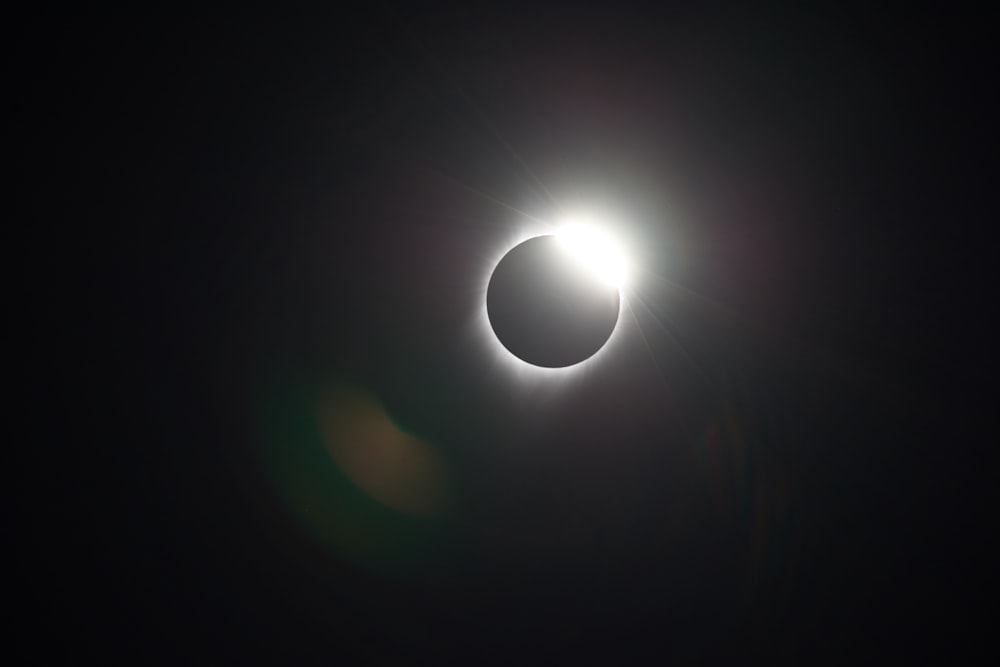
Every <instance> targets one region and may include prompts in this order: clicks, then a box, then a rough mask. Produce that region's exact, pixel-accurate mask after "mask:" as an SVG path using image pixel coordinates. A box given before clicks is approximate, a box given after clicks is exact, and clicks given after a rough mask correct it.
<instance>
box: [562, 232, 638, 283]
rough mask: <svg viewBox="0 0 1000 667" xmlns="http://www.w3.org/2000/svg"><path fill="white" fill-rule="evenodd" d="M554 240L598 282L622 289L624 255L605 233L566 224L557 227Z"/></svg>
mask: <svg viewBox="0 0 1000 667" xmlns="http://www.w3.org/2000/svg"><path fill="white" fill-rule="evenodd" d="M556 238H558V239H559V242H560V243H561V244H562V246H563V247H564V248H566V249H567V250H568V251H569V252H570V253H571V254H572V255H573V257H574V258H576V259H577V260H578V261H580V262H581V263H582V264H583V265H584V266H585V267H586V268H587V270H589V271H590V272H592V273H593V274H594V275H595V276H597V278H598V279H600V280H601V282H603V283H605V284H607V285H610V286H612V287H622V285H623V284H624V282H625V279H626V277H627V276H626V274H627V266H626V263H625V256H624V255H623V254H622V251H621V248H620V247H619V246H618V244H617V243H615V242H614V240H613V239H611V238H610V237H609V236H608V235H607V234H604V233H603V232H601V230H599V229H597V228H596V227H593V226H591V225H585V224H570V225H566V226H564V227H561V228H559V230H558V231H557V232H556Z"/></svg>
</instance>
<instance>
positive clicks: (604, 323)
mask: <svg viewBox="0 0 1000 667" xmlns="http://www.w3.org/2000/svg"><path fill="white" fill-rule="evenodd" d="M620 306H621V295H620V294H619V290H618V287H617V286H615V285H612V284H608V282H606V281H604V280H601V279H600V278H599V276H597V275H596V274H595V273H594V272H593V271H592V270H591V269H590V268H589V267H588V266H586V264H585V263H584V262H581V261H580V259H579V258H578V257H574V256H573V254H572V253H571V252H568V251H567V249H566V247H565V245H564V244H563V243H560V241H559V239H558V238H557V237H556V236H551V235H546V236H536V237H535V238H532V239H528V240H527V241H524V242H523V243H521V244H519V245H517V246H514V248H512V249H511V250H510V251H509V252H508V253H507V254H506V255H504V257H503V258H502V259H501V260H500V262H499V263H498V264H497V266H496V268H495V269H494V270H493V275H492V276H491V277H490V282H489V286H488V288H487V291H486V311H487V315H488V316H489V321H490V326H491V327H492V328H493V332H494V333H495V334H496V337H497V339H498V340H499V341H500V343H501V344H502V345H503V346H504V347H505V348H506V349H507V350H508V351H509V352H510V353H511V354H513V355H514V356H515V357H517V358H519V359H521V360H522V361H525V362H527V363H529V364H532V365H534V366H541V367H545V368H563V367H566V366H572V365H574V364H578V363H580V362H581V361H584V360H586V359H588V358H590V357H591V356H593V355H594V354H595V353H596V352H597V351H598V350H600V349H601V348H602V347H603V346H604V344H605V343H606V342H607V341H608V339H609V338H610V337H611V334H612V332H613V331H614V329H615V325H616V324H617V322H618V313H619V310H620Z"/></svg>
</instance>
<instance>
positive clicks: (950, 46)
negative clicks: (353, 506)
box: [8, 3, 995, 664]
mask: <svg viewBox="0 0 1000 667" xmlns="http://www.w3.org/2000/svg"><path fill="white" fill-rule="evenodd" d="M475 4H476V3H468V5H475ZM468 5H459V6H452V5H449V4H444V3H431V4H428V5H422V6H421V7H420V8H416V7H403V6H395V7H390V6H386V7H381V6H378V7H374V8H372V7H368V6H365V7H363V8H362V7H351V6H348V5H344V6H339V5H338V6H336V7H334V6H333V5H331V6H328V7H327V8H325V9H323V10H321V11H316V12H302V13H295V12H291V11H283V12H276V11H264V10H244V11H240V12H234V13H228V12H221V11H210V10H206V9H203V8H191V10H190V11H186V10H181V9H176V8H174V9H172V10H171V11H170V12H168V13H159V12H157V11H153V10H147V9H143V10H142V11H141V13H136V12H135V11H134V10H133V11H132V12H130V11H127V10H126V11H120V10H115V11H110V10H107V11H104V10H91V11H88V12H83V11H81V12H78V13H77V14H76V15H72V16H66V15H61V14H57V13H52V14H45V13H38V14H36V15H35V16H34V17H33V18H31V19H25V20H23V21H22V22H20V23H16V24H14V25H11V26H10V27H9V30H10V31H12V32H13V33H14V34H15V35H16V39H14V40H13V41H12V42H11V44H12V47H13V48H12V51H11V56H10V58H9V60H8V62H9V66H10V69H11V71H12V72H13V75H12V77H11V79H10V85H11V87H10V89H9V90H11V91H13V94H12V96H11V98H10V99H9V103H8V104H9V106H10V107H11V108H12V110H13V112H14V115H15V117H16V118H17V121H16V122H14V123H12V124H11V125H10V127H9V128H8V132H9V133H10V135H11V136H12V137H13V145H14V146H16V149H14V150H13V151H12V152H11V155H12V160H14V161H15V172H16V174H17V177H16V180H14V181H13V185H14V187H15V196H16V199H17V201H18V202H19V203H21V204H22V206H19V207H18V208H19V210H20V211H22V212H21V213H20V214H19V215H18V221H15V223H14V227H13V228H14V229H16V230H24V231H26V232H27V233H26V234H25V238H26V240H27V243H26V244H25V246H24V249H23V252H22V253H21V257H19V258H17V260H16V261H17V262H18V263H19V265H20V266H21V267H22V268H23V273H22V275H23V285H24V286H25V287H26V294H27V295H28V303H29V304H30V307H29V309H28V311H27V313H28V314H27V315H26V316H25V320H26V321H27V322H28V323H29V327H28V331H29V338H30V342H29V345H28V346H27V347H26V348H25V349H26V350H27V351H28V352H26V353H24V354H23V355H22V354H21V351H20V350H19V349H14V350H12V352H11V353H12V354H13V355H14V356H15V357H23V358H21V359H19V360H18V365H22V366H26V367H27V369H28V374H27V376H26V380H25V382H24V385H23V386H24V390H23V392H22V393H23V394H24V395H25V396H27V398H28V403H29V408H34V409H29V410H28V411H26V412H23V413H22V414H23V415H24V417H21V416H20V415H16V417H18V418H17V419H15V422H16V423H18V424H19V425H22V424H21V422H22V420H24V421H25V423H24V424H23V426H25V428H22V429H19V430H20V431H21V433H22V435H21V436H20V437H19V438H17V439H15V440H13V441H11V445H10V447H11V450H12V451H13V452H15V454H18V453H21V452H27V453H28V454H29V456H27V457H25V463H24V464H21V463H18V464H17V465H16V466H14V467H12V468H11V470H12V472H9V473H8V474H9V475H11V476H12V477H13V478H14V484H13V488H14V489H15V490H16V496H15V499H14V501H13V504H12V505H11V507H12V517H14V525H16V526H17V527H18V528H19V530H18V532H17V533H16V537H15V538H12V541H11V543H10V546H11V551H12V552H15V553H16V554H18V555H19V556H20V561H19V562H20V563H21V567H19V569H17V570H14V571H12V573H11V575H10V576H11V577H12V578H13V579H15V580H16V581H14V582H13V586H14V588H17V589H20V590H22V591H25V594H24V595H22V596H19V597H18V598H17V599H18V600H23V601H24V602H23V604H22V603H20V602H18V603H16V604H12V605H11V610H12V613H13V615H14V617H15V619H16V621H20V622H25V621H26V622H27V625H26V628H30V632H28V630H27V629H26V630H25V631H24V632H19V634H20V635H21V637H22V638H23V639H26V640H27V641H26V642H25V643H23V644H21V645H20V646H23V648H24V649H25V650H27V651H30V652H32V653H34V654H36V655H39V656H48V655H49V654H52V655H54V656H55V657H61V658H63V659H79V658H81V657H84V656H101V657H103V658H105V659H108V660H118V659H122V660H128V661H130V662H135V661H142V662H145V661H150V660H154V661H155V660H162V661H164V662H169V663H189V662H191V663H199V664H200V663H221V664H226V663H257V662H261V663H281V664H296V663H302V662H310V663H311V662H323V663H330V662H334V661H345V662H347V663H348V664H351V663H358V664H384V663H385V664H388V663H390V662H392V663H400V662H403V663H405V662H411V661H412V662H437V661H440V660H456V661H462V662H467V663H469V664H479V663H484V662H485V663H490V662H496V663H497V664H501V663H502V664H507V663H508V662H509V661H510V660H511V659H518V660H524V661H528V662H535V661H537V662H550V661H551V662H569V661H570V660H581V659H587V658H594V659H612V660H619V661H631V660H635V661H639V660H642V661H648V660H651V659H675V658H676V659H678V660H679V661H680V662H681V663H682V664H686V663H696V662H715V661H718V660H723V659H732V660H734V661H739V662H745V661H750V660H754V659H764V660H767V661H769V662H773V661H776V660H788V661H791V662H796V663H802V662H815V661H818V660H823V659H827V658H829V659H838V660H839V659H843V658H846V657H860V656H867V655H871V652H872V651H875V652H878V653H879V654H884V655H889V656H891V655H909V656H923V655H927V654H928V653H930V654H933V655H939V656H941V657H942V658H954V657H955V656H956V654H965V653H969V654H971V653H973V652H979V651H982V650H985V649H989V648H991V647H992V642H991V641H990V639H989V633H988V631H987V629H988V628H989V626H990V620H991V618H992V614H991V613H990V612H987V611H985V610H984V609H982V607H983V606H984V605H985V604H987V603H988V602H989V601H990V600H991V593H990V589H991V586H992V580H993V575H992V574H989V569H988V568H987V565H988V564H989V560H990V559H989V558H988V556H987V552H986V546H987V544H988V542H989V535H990V533H991V532H992V523H993V521H992V512H991V511H990V505H989V503H988V501H987V499H988V496H989V495H991V494H990V485H989V484H988V483H987V482H986V481H985V480H988V478H989V477H990V474H989V470H990V468H989V466H988V463H987V459H988V456H987V455H988V453H989V451H990V449H991V448H992V446H991V445H990V442H991V440H992V438H993V436H992V433H993V431H994V430H995V427H994V426H993V425H991V424H992V422H993V421H995V420H993V419H992V418H991V416H990V415H991V413H990V411H989V410H987V409H984V406H987V403H986V399H988V398H989V392H988V390H987V389H986V387H988V386H989V385H988V380H989V379H990V378H992V377H993V374H992V372H991V371H990V370H989V369H990V367H991V365H992V364H991V361H990V359H991V357H992V355H991V354H990V353H989V352H988V350H989V349H990V347H989V344H990V343H991V341H990V340H988V334H987V323H988V322H989V320H990V317H991V310H992V300H991V299H989V298H987V297H986V296H985V294H986V293H987V290H986V287H988V286H989V284H990V279H989V275H990V271H989V267H990V266H991V262H990V260H989V259H988V256H987V253H988V248H989V246H988V233H987V227H988V225H989V224H990V223H991V222H992V221H993V219H994V217H995V216H994V215H993V206H992V202H991V201H990V197H991V192H992V187H993V180H994V179H993V176H994V175H995V174H994V170H993V169H992V161H993V160H994V159H995V158H994V155H995V153H994V152H993V151H992V149H991V148H990V141H991V136H992V134H993V127H994V126H993V115H992V109H991V107H990V106H989V105H988V100H989V97H990V96H989V90H988V87H989V77H988V74H989V73H990V71H991V67H990V64H989V59H988V57H987V55H988V51H989V50H990V48H989V39H988V35H987V33H986V30H985V28H984V26H985V24H986V22H985V21H984V17H983V16H977V15H976V14H975V13H973V12H963V11H961V10H958V9H952V10H950V11H949V12H948V13H947V14H946V15H944V14H940V15H939V14H933V13H922V12H920V11H917V10H915V9H913V8H912V7H908V6H907V7H903V6H900V7H898V8H884V9H879V10H875V9H874V8H871V7H865V8H860V9H857V10H854V9H850V8H847V7H846V6H844V5H835V6H833V7H830V8H825V9H821V8H813V9H806V8H790V7H783V6H780V5H777V6H768V7H764V6H758V7H745V8H742V9H731V8H725V7H721V6H708V5H705V6H703V5H700V4H698V5H694V4H690V3H686V4H685V5H684V6H682V7H661V8H659V9H650V8H643V7H639V6H636V7H632V8H626V7H621V6H618V4H617V3H616V4H611V3H609V5H607V6H604V7H590V6H578V5H558V4H546V3H539V4H538V5H534V6H530V7H526V8H515V7H514V6H512V5H505V6H503V7H501V8H487V7H484V6H478V5H477V6H468ZM540 184H544V185H545V188H546V189H547V190H548V191H549V194H551V197H550V196H549V194H547V193H546V192H545V190H544V189H543V188H542V187H541V185H540ZM574 188H575V189H576V192H577V193H579V192H580V191H582V192H583V193H584V195H583V199H581V200H580V201H584V200H585V199H586V197H589V196H593V197H596V198H599V199H601V200H602V201H611V202H613V203H614V204H615V205H617V206H619V207H620V209H621V210H625V211H627V212H628V215H627V216H626V222H624V223H623V224H626V225H628V233H630V234H631V235H632V236H633V238H635V239H638V240H639V243H638V246H639V250H638V252H637V255H636V261H637V262H638V263H639V264H641V265H642V267H643V271H645V273H644V274H643V275H644V276H645V278H644V280H643V281H641V282H639V283H638V286H637V287H636V289H637V290H639V291H641V297H642V298H641V300H640V299H639V298H638V297H636V298H633V299H632V300H631V303H632V304H633V306H635V308H634V312H635V317H636V319H637V321H638V327H639V328H638V329H633V330H632V331H633V334H638V333H639V332H640V331H641V333H642V336H637V335H632V336H631V337H630V338H628V339H627V340H626V342H625V343H624V344H623V345H622V346H621V347H620V348H616V353H615V355H614V356H613V357H610V356H609V358H608V360H607V361H606V362H605V363H602V365H600V366H599V367H598V368H597V369H596V370H594V371H593V372H592V373H589V374H588V375H586V376H585V377H582V378H580V379H578V380H575V381H573V382H569V383H565V384H563V385H560V386H557V387H555V388H553V387H552V386H541V387H539V386H535V385H532V384H531V383H525V382H523V381H521V380H519V379H518V378H517V377H516V376H514V375H513V374H511V373H505V372H504V369H503V368H502V367H497V366H496V364H494V363H493V361H492V359H491V358H490V356H489V353H488V352H484V349H483V345H482V341H481V340H478V339H476V338H475V336H471V337H470V335H469V321H470V319H474V316H475V313H476V312H478V311H477V309H478V308H480V303H479V299H480V298H481V297H482V294H481V287H482V280H483V272H484V271H486V270H488V266H487V264H488V262H489V259H490V258H495V257H496V256H497V253H498V252H501V251H502V246H503V244H504V243H505V242H506V240H507V238H508V236H509V233H510V229H511V228H512V227H513V226H516V225H517V224H519V223H520V220H521V218H519V214H518V213H516V212H514V211H513V210H511V208H508V207H505V206H503V205H501V204H499V203H497V202H495V201H493V200H494V199H495V200H499V201H500V202H502V203H503V204H506V205H507V206H510V207H514V208H517V209H520V210H523V211H526V212H529V213H530V214H531V215H534V216H537V217H539V218H543V219H550V218H551V217H552V216H553V215H554V213H555V207H554V204H553V199H554V200H556V201H559V200H560V199H562V201H566V200H569V201H573V202H575V201H577V200H575V199H573V198H574V197H579V196H580V195H579V194H571V193H573V192H574ZM476 191H479V192H482V193H486V194H488V195H489V196H490V197H491V198H492V199H488V198H485V197H483V196H480V195H479V194H476ZM657 276H658V278H654V277H657ZM640 304H644V305H640ZM335 383H350V385H351V386H354V387H358V388H361V389H364V390H366V391H368V392H371V393H373V394H374V395H376V396H378V398H379V399H380V401H381V402H382V404H383V405H384V406H385V408H386V410H387V411H388V412H389V413H390V414H391V415H392V417H393V419H394V420H395V421H396V423H398V424H400V425H401V426H402V427H404V428H406V429H407V430H408V431H410V432H412V433H415V434H417V435H419V436H420V437H421V438H423V439H424V440H426V441H427V442H429V443H431V444H432V445H433V446H434V447H435V448H436V449H437V451H439V452H440V454H441V456H442V457H443V460H446V461H447V462H448V465H449V470H451V475H452V478H453V479H454V480H455V485H456V488H457V489H459V490H458V491H456V499H457V500H456V502H454V504H453V505H452V506H451V509H450V511H449V512H448V513H447V514H446V515H445V516H444V517H441V518H438V519H436V520H432V521H430V523H417V524H414V525H415V526H416V527H415V528H413V530H415V531H416V532H417V533H421V531H424V530H427V531H430V532H431V533H433V535H434V536H435V537H434V540H433V544H434V546H433V548H432V549H431V551H430V552H429V553H430V556H429V557H423V558H422V559H420V560H419V562H417V561H414V562H409V561H408V560H407V557H406V555H405V554H403V555H402V556H400V557H399V558H398V559H397V560H396V561H394V562H395V565H393V566H392V567H390V568H388V570H387V569H386V568H385V567H372V566H371V565H370V563H367V562H363V560H358V559H352V558H349V557H346V556H345V555H344V554H342V553H339V552H338V551H337V550H336V549H334V548H331V547H330V546H329V545H328V544H327V543H325V542H323V541H322V540H320V539H317V537H316V535H315V534H313V533H311V532H310V530H308V529H307V528H306V527H304V525H303V524H302V523H301V522H298V521H297V520H296V518H295V513H294V511H292V510H291V509H289V507H288V503H287V500H286V498H285V497H284V496H283V495H282V494H281V492H279V491H278V490H276V487H275V484H274V480H273V478H272V476H271V475H270V473H269V471H268V469H267V468H266V466H263V465H261V463H260V459H259V457H258V453H257V452H258V451H259V449H260V447H261V446H262V445H261V442H262V441H265V440H267V437H266V436H265V435H264V433H263V432H264V430H266V429H265V426H263V425H262V424H264V423H265V422H266V419H264V418H263V417H261V415H262V414H264V413H265V412H266V410H267V406H268V405H269V401H271V400H272V399H273V398H274V397H275V396H278V397H280V398H282V399H285V400H291V399H288V397H289V396H297V395H305V396H308V395H309V392H311V391H314V390H316V389H317V388H322V387H325V386H327V385H331V384H335ZM297 392H298V393H297ZM303 400H304V401H306V403H308V399H303ZM987 407H988V406H987ZM28 415H30V416H28ZM281 437H282V436H281V435H280V429H279V436H278V438H277V439H278V440H279V441H280V440H281ZM17 458H18V460H20V458H21V457H17ZM316 511H323V510H322V508H319V509H317V510H316ZM407 525H409V524H407ZM428 526H429V527H428ZM21 529H23V530H21ZM425 556H426V554H425ZM15 627H20V624H19V623H15Z"/></svg>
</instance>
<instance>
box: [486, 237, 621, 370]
mask: <svg viewBox="0 0 1000 667" xmlns="http://www.w3.org/2000/svg"><path fill="white" fill-rule="evenodd" d="M546 235H555V236H556V237H557V238H559V239H560V241H562V242H563V243H564V244H565V246H566V247H567V249H568V250H570V252H573V253H574V254H575V255H576V256H577V257H579V258H580V259H581V260H582V261H584V262H586V263H587V264H588V265H589V266H590V267H591V268H592V269H593V270H594V272H595V275H596V276H597V277H598V278H600V279H602V280H605V281H607V282H611V283H613V284H616V285H617V286H618V294H619V298H620V300H621V301H620V306H619V311H618V321H617V322H616V323H615V327H614V329H613V330H612V331H611V335H610V337H609V338H608V340H607V341H606V342H605V343H604V345H603V346H601V348H600V349H599V350H597V352H595V353H594V354H593V355H591V356H590V357H588V358H586V359H584V360H583V361H581V362H579V363H576V364H573V365H571V366H563V367H559V368H546V367H543V366H535V365H534V364H530V363H528V362H526V361H524V360H522V359H520V358H518V357H517V356H515V355H514V354H512V353H511V352H510V350H508V349H507V348H505V347H504V346H503V344H502V343H501V342H500V340H499V339H498V338H497V336H496V333H495V332H494V331H493V327H492V326H491V325H490V320H489V314H488V312H487V309H486V293H487V289H488V287H489V283H490V278H491V277H492V275H493V271H494V269H495V268H496V266H497V264H499V263H500V260H502V259H503V258H504V256H505V255H506V254H507V253H508V252H510V250H511V249H512V248H514V247H515V246H518V245H520V244H521V243H523V242H525V241H527V240H529V239H532V238H535V237H538V236H546ZM605 251H606V252H605ZM625 257H626V254H625V253H624V252H623V251H622V245H621V244H620V243H618V242H617V241H616V240H615V239H614V237H613V236H612V235H611V234H610V233H608V232H607V231H605V228H604V227H602V226H600V225H595V224H591V223H589V222H582V221H581V220H580V219H579V218H574V219H570V220H569V221H567V222H566V223H564V224H560V225H558V226H554V225H550V224H547V223H544V222H542V221H533V222H531V223H527V224H524V225H522V226H521V227H520V228H519V229H517V230H516V231H515V232H513V233H512V234H511V235H510V236H509V237H508V239H507V242H506V243H504V244H501V245H499V246H498V248H497V251H496V252H495V253H492V254H491V256H490V257H489V258H488V259H487V261H486V262H485V263H484V264H485V266H484V270H483V274H482V276H481V277H480V289H479V294H478V300H479V307H478V309H477V313H476V317H475V322H474V328H475V337H476V338H477V339H478V340H479V341H482V344H483V345H484V346H485V347H486V348H487V353H488V355H489V357H490V358H491V360H492V362H493V364H494V365H495V366H497V367H499V368H501V369H503V371H504V372H505V373H507V374H511V375H513V376H514V377H515V378H516V379H517V380H518V381H519V382H525V383H529V384H538V383H545V384H558V385H561V384H564V383H568V382H572V381H575V380H579V379H581V378H582V377H584V376H585V375H587V374H588V373H591V372H592V371H593V370H595V369H596V368H598V367H599V366H600V364H602V363H604V362H606V361H607V360H608V358H609V357H611V356H613V352H614V350H615V349H617V348H619V347H620V346H621V343H622V339H623V337H624V336H623V334H624V331H623V330H624V329H626V326H625V321H624V320H623V318H622V313H624V312H625V308H626V307H627V306H628V299H627V290H626V286H627V279H628V263H627V261H626V259H625Z"/></svg>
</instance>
